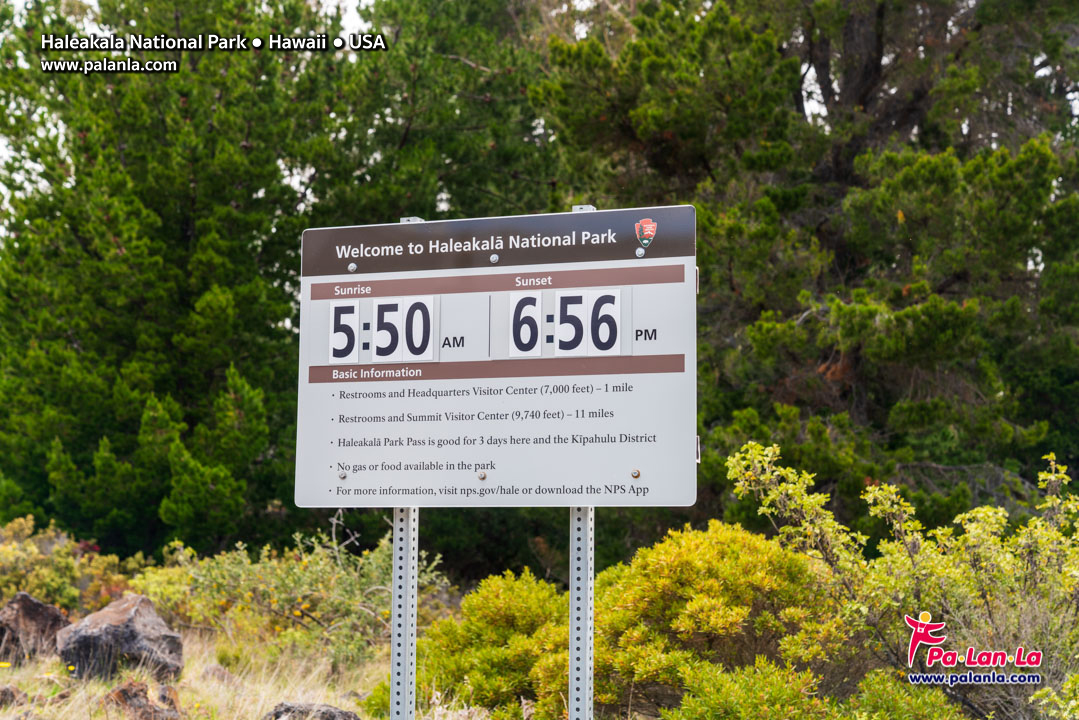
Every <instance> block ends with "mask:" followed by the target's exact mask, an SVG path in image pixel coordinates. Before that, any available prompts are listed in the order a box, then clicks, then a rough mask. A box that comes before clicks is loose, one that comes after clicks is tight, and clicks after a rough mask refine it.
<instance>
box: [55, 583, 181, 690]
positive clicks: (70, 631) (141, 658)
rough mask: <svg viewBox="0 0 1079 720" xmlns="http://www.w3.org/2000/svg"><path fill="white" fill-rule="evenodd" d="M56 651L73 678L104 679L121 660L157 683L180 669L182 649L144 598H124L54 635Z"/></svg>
mask: <svg viewBox="0 0 1079 720" xmlns="http://www.w3.org/2000/svg"><path fill="white" fill-rule="evenodd" d="M56 646H57V648H58V650H59V651H60V657H61V658H62V659H63V661H64V663H65V664H66V665H72V666H74V668H75V669H74V670H73V671H72V674H73V675H74V676H75V677H79V678H85V677H98V678H104V679H106V680H107V679H109V678H111V677H112V676H113V675H114V674H115V673H116V668H117V664H118V663H119V661H120V660H123V661H124V662H126V663H129V664H132V665H138V666H142V667H144V668H146V669H147V670H149V671H150V672H151V673H153V675H154V677H156V678H157V679H158V680H159V681H164V680H173V679H175V678H177V677H179V676H180V672H181V671H182V670H183V667H184V660H183V643H182V642H181V640H180V635H179V633H175V632H173V631H172V630H170V629H169V627H168V626H167V625H166V624H165V621H164V620H162V619H161V618H160V617H159V616H158V614H157V612H156V611H155V610H154V604H153V603H152V602H151V601H150V599H149V598H147V597H144V596H142V595H125V596H124V597H122V598H120V599H119V600H116V601H114V602H112V603H110V604H109V605H108V606H107V607H105V608H104V609H102V610H98V611H97V612H96V613H93V614H92V615H87V616H86V617H84V618H83V619H82V620H80V621H79V622H78V623H76V624H74V625H70V626H68V627H66V628H64V629H63V630H61V631H60V632H59V633H57V635H56Z"/></svg>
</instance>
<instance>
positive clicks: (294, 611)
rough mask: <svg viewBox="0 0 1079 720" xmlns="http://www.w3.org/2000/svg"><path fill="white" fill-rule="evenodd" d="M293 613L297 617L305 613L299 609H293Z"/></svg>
mask: <svg viewBox="0 0 1079 720" xmlns="http://www.w3.org/2000/svg"><path fill="white" fill-rule="evenodd" d="M292 614H293V615H295V616H296V617H300V616H302V615H303V613H302V612H300V611H299V610H293V611H292Z"/></svg>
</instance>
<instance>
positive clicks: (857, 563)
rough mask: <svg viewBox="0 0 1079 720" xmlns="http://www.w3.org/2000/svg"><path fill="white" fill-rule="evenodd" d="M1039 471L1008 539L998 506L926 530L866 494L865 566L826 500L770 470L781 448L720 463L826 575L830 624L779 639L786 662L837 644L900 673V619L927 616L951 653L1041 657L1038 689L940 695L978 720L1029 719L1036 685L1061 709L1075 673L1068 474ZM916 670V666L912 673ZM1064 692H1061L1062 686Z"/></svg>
mask: <svg viewBox="0 0 1079 720" xmlns="http://www.w3.org/2000/svg"><path fill="white" fill-rule="evenodd" d="M1045 459H1046V460H1047V461H1048V469H1047V470H1044V471H1042V472H1040V473H1039V486H1040V487H1041V489H1043V490H1044V491H1045V497H1044V498H1043V501H1042V502H1041V503H1040V504H1039V505H1038V507H1037V510H1038V511H1039V515H1037V516H1034V517H1032V518H1030V519H1028V520H1027V521H1026V522H1024V523H1022V524H1020V525H1018V527H1016V528H1015V529H1014V531H1011V532H1009V531H1008V522H1007V514H1006V512H1005V511H1004V510H1003V509H1002V508H993V507H979V508H975V509H974V510H971V511H969V512H966V513H963V514H961V515H959V516H958V517H956V518H955V524H956V525H958V528H955V527H943V528H938V529H936V530H933V531H930V532H926V531H925V529H924V528H923V526H922V524H921V522H919V521H918V520H917V518H916V517H915V515H914V511H913V507H912V506H911V505H910V503H909V502H907V501H906V500H904V499H903V497H902V495H901V493H900V492H899V490H898V488H896V487H895V486H892V485H887V484H881V485H876V486H872V487H869V488H867V489H866V491H865V493H864V498H865V501H866V502H867V503H868V506H869V509H870V513H871V515H872V516H873V517H875V518H878V519H879V520H880V521H881V522H882V523H883V524H884V525H885V527H886V528H887V531H888V535H889V537H888V539H887V540H885V541H883V542H881V543H880V546H879V551H880V556H879V557H877V558H874V559H872V560H866V558H865V557H864V555H863V553H862V548H863V546H864V544H865V540H866V538H865V536H864V535H860V534H858V533H853V532H851V531H850V530H849V529H848V528H846V527H845V526H843V525H842V524H841V523H839V522H837V521H836V520H835V518H834V516H833V514H832V513H831V512H830V511H829V510H827V509H826V504H827V501H828V498H827V496H825V495H822V494H820V493H814V492H811V490H810V488H811V487H812V485H813V478H812V476H811V475H809V474H808V473H805V472H804V471H801V472H798V471H795V470H794V469H792V468H789V467H784V466H781V465H779V464H778V462H779V448H778V447H776V446H772V447H768V448H765V447H762V446H761V445H759V444H757V443H748V444H747V445H745V447H743V448H742V450H741V451H739V452H738V453H736V454H735V455H733V456H732V457H731V458H730V460H729V462H728V466H729V473H730V478H731V480H732V481H733V482H735V484H736V488H737V492H738V493H739V494H741V495H744V496H749V497H753V498H754V499H755V500H756V501H757V502H758V503H759V506H760V512H761V513H762V514H764V515H767V516H768V517H769V518H771V519H773V521H774V522H776V523H781V524H782V527H780V539H781V541H782V542H783V543H784V544H785V545H787V546H789V547H791V548H792V549H797V550H800V551H803V552H806V553H809V554H810V555H811V556H812V557H816V558H819V559H820V560H821V561H822V562H823V563H824V564H825V565H826V566H827V567H829V568H830V569H831V571H832V573H831V575H830V576H829V578H828V585H827V587H828V588H829V589H828V593H829V596H830V597H831V598H832V599H833V601H834V602H835V603H836V606H837V608H838V609H837V612H836V613H835V616H834V619H833V621H831V622H828V623H822V624H820V625H816V626H814V625H812V624H807V625H806V627H804V628H803V629H802V630H801V631H799V632H798V633H796V634H793V635H790V636H788V637H787V638H786V639H785V641H784V650H786V651H787V652H786V655H787V657H788V658H790V659H792V660H796V661H797V660H801V661H803V662H808V661H812V660H813V658H814V657H815V656H821V657H834V656H835V654H836V653H837V652H838V651H840V650H841V649H842V648H844V647H847V648H849V647H858V648H863V649H864V651H865V652H866V653H867V654H868V657H871V658H873V659H874V660H875V661H876V662H884V663H887V664H890V665H892V666H893V667H895V668H897V669H902V670H905V669H907V667H908V665H907V660H908V657H907V649H908V643H909V640H910V629H909V627H907V625H906V624H905V622H904V619H903V618H904V616H905V615H912V616H916V615H918V614H919V613H920V612H922V611H928V612H930V613H931V614H932V615H933V617H934V618H935V619H936V620H937V621H944V622H945V623H947V637H948V643H949V647H950V648H954V649H959V650H962V649H964V648H966V647H968V646H973V647H976V648H979V649H988V648H992V649H1005V651H1007V652H1011V651H1014V649H1015V648H1017V647H1019V646H1022V647H1024V648H1027V650H1028V651H1029V650H1033V649H1036V650H1039V651H1041V652H1042V653H1043V661H1042V664H1041V666H1040V668H1039V672H1040V673H1041V675H1042V677H1043V682H1044V686H1043V687H1041V688H1029V687H1023V688H1022V689H1017V688H1016V687H1013V686H1008V685H955V686H952V687H948V688H944V689H943V691H944V693H945V694H946V695H948V696H949V697H951V698H953V699H956V700H960V701H962V703H963V704H964V705H966V706H967V707H969V708H971V709H972V710H974V711H975V712H977V713H980V714H981V715H989V714H990V713H991V712H997V713H1000V714H1001V715H1007V716H1010V717H1012V716H1014V717H1025V716H1028V705H1029V703H1028V699H1029V697H1030V695H1031V694H1032V693H1033V692H1034V690H1035V689H1037V690H1040V691H1043V692H1040V694H1039V695H1038V698H1041V700H1042V701H1044V702H1045V703H1046V704H1048V705H1050V706H1051V707H1057V708H1059V707H1064V706H1065V705H1063V704H1061V703H1066V702H1067V700H1066V699H1061V696H1060V695H1058V693H1060V692H1064V693H1065V696H1064V697H1065V698H1066V697H1067V693H1068V692H1070V691H1069V690H1068V689H1064V690H1061V685H1062V683H1063V682H1064V681H1065V679H1066V678H1069V677H1071V676H1074V675H1076V674H1077V673H1079V632H1077V631H1076V628H1077V627H1079V617H1077V616H1076V614H1077V612H1079V609H1077V608H1076V606H1075V602H1074V597H1075V595H1074V593H1075V568H1076V567H1079V566H1077V563H1079V538H1077V537H1076V535H1075V529H1076V523H1077V522H1079V501H1077V500H1076V499H1075V498H1074V497H1073V496H1064V495H1062V490H1063V488H1064V487H1065V485H1066V484H1067V482H1068V479H1069V478H1068V476H1067V474H1066V471H1067V468H1066V467H1064V466H1063V465H1060V464H1058V463H1057V462H1056V458H1055V457H1054V456H1053V455H1052V454H1049V455H1047V456H1046V458H1045ZM923 667H924V659H923V658H922V657H918V658H916V662H915V664H914V670H915V671H917V670H920V669H922V668H923ZM1068 687H1071V685H1069V686H1068Z"/></svg>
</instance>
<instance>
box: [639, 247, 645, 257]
mask: <svg viewBox="0 0 1079 720" xmlns="http://www.w3.org/2000/svg"><path fill="white" fill-rule="evenodd" d="M637 257H644V248H637Z"/></svg>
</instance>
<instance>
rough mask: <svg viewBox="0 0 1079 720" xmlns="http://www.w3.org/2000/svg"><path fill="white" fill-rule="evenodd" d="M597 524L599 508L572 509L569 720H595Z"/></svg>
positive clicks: (570, 538) (570, 539) (570, 541)
mask: <svg viewBox="0 0 1079 720" xmlns="http://www.w3.org/2000/svg"><path fill="white" fill-rule="evenodd" d="M595 524H596V509H595V508H591V507H575V508H570V536H569V546H570V562H569V564H570V568H569V569H570V574H569V575H570V577H569V620H570V623H569V720H592V656H593V652H592V650H593V634H594V629H595V627H594V622H593V619H594V615H595V613H594V607H595V606H594V602H593V600H594V597H593V596H594V593H593V589H594V585H595V574H596V572H595V571H596V567H595V555H596V539H595Z"/></svg>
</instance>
